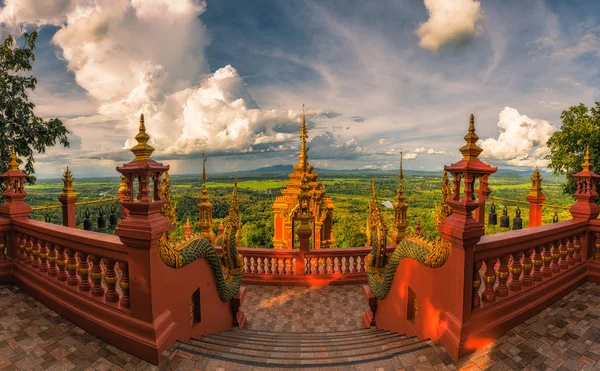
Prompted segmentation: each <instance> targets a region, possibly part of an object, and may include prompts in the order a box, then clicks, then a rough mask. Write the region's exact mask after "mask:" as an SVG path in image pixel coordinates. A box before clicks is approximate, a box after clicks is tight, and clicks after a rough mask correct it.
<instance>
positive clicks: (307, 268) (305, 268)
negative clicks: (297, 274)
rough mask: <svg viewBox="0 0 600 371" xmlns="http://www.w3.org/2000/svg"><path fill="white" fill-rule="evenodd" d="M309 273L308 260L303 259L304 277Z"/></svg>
mask: <svg viewBox="0 0 600 371" xmlns="http://www.w3.org/2000/svg"><path fill="white" fill-rule="evenodd" d="M309 272H310V259H308V258H307V257H304V275H305V276H306V275H307V274H309Z"/></svg>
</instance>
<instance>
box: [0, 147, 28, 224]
mask: <svg viewBox="0 0 600 371" xmlns="http://www.w3.org/2000/svg"><path fill="white" fill-rule="evenodd" d="M11 151H12V152H11V155H10V162H9V163H8V166H9V170H8V171H7V172H5V173H3V174H1V175H0V179H2V180H3V182H4V192H3V193H2V196H4V203H3V204H2V206H0V215H2V217H4V218H9V219H26V218H29V214H31V207H29V205H28V204H27V203H26V202H25V197H27V192H25V178H27V174H25V173H24V172H22V171H21V170H19V163H18V162H17V155H16V153H15V146H14V145H13V146H12V150H11Z"/></svg>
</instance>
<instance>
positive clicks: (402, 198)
mask: <svg viewBox="0 0 600 371" xmlns="http://www.w3.org/2000/svg"><path fill="white" fill-rule="evenodd" d="M403 180H404V174H403V172H402V151H400V171H398V189H397V191H396V202H395V203H394V226H395V227H396V236H395V238H394V240H395V242H396V243H398V242H400V241H401V240H402V239H403V238H404V236H406V228H407V227H408V213H407V211H408V203H407V202H406V195H405V194H404V187H403V184H402V181H403Z"/></svg>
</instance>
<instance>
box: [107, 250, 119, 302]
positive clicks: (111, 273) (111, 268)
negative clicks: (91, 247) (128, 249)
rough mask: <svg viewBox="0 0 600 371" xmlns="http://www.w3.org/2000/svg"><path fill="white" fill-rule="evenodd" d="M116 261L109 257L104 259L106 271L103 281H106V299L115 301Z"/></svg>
mask: <svg viewBox="0 0 600 371" xmlns="http://www.w3.org/2000/svg"><path fill="white" fill-rule="evenodd" d="M115 264H116V262H115V261H114V260H110V259H104V266H105V267H106V273H105V274H104V283H106V294H105V296H104V298H105V299H106V301H108V302H111V303H116V302H117V301H119V292H118V291H117V271H116V270H115Z"/></svg>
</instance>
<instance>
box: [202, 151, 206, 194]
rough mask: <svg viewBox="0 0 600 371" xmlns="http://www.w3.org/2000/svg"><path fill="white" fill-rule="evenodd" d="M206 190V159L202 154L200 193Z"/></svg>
mask: <svg viewBox="0 0 600 371" xmlns="http://www.w3.org/2000/svg"><path fill="white" fill-rule="evenodd" d="M204 190H206V157H204V152H202V191H204Z"/></svg>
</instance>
